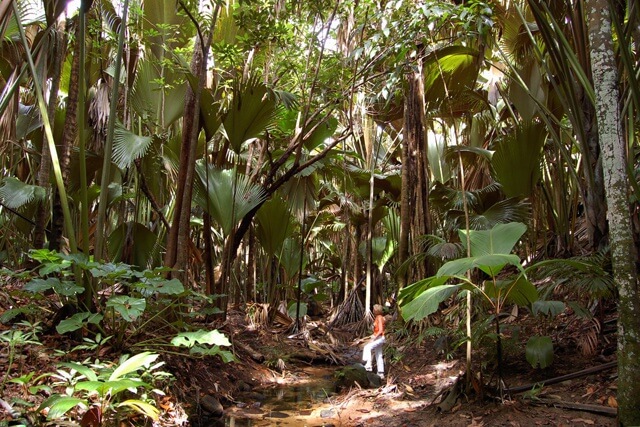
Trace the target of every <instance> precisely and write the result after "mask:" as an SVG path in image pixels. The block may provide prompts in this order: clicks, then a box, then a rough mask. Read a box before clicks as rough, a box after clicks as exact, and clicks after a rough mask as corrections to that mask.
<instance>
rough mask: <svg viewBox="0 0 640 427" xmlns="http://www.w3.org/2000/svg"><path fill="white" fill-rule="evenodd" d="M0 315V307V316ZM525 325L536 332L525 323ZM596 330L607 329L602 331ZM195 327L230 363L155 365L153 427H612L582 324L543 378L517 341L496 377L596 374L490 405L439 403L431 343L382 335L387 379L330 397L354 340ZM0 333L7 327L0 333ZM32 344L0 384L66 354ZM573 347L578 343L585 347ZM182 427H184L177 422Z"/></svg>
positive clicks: (442, 361)
mask: <svg viewBox="0 0 640 427" xmlns="http://www.w3.org/2000/svg"><path fill="white" fill-rule="evenodd" d="M2 309H3V307H0V315H1V314H2ZM605 320H606V319H605ZM528 322H529V324H530V326H531V327H536V325H535V322H536V321H535V320H533V319H530V320H529V321H528ZM526 323H527V319H526V318H525V319H519V324H526ZM605 323H607V324H611V319H609V321H607V322H605ZM203 326H207V327H209V328H214V327H215V328H217V329H219V330H220V331H221V332H223V333H224V334H225V335H226V336H228V337H229V338H230V340H231V342H232V343H233V344H234V345H233V348H234V350H233V351H234V353H235V356H236V361H235V362H230V363H223V362H222V361H221V360H220V358H219V357H206V358H191V357H185V356H183V355H182V356H181V355H179V354H176V353H171V352H167V353H161V354H162V355H161V358H162V359H163V361H164V362H165V363H166V365H165V366H164V367H163V369H164V370H165V371H168V372H170V373H171V374H173V376H174V377H175V380H174V381H173V383H172V384H171V386H170V387H169V388H168V389H167V391H168V394H167V395H166V396H164V397H159V398H157V403H158V405H157V406H158V407H159V408H160V409H161V410H162V414H161V417H160V420H159V421H158V422H154V423H153V425H156V426H178V425H190V426H205V425H207V426H215V425H220V426H222V425H234V426H245V425H246V426H270V425H278V426H372V427H382V426H384V427H396V426H398V427H399V426H406V427H410V426H440V427H453V426H537V425H549V426H581V425H584V426H614V425H616V419H615V407H616V399H615V395H616V379H617V376H616V368H615V334H611V333H609V332H606V331H605V330H604V329H605V328H602V327H600V326H598V328H596V331H597V332H598V333H597V334H596V335H595V338H589V339H586V338H585V337H587V338H588V337H593V336H594V335H593V333H592V332H593V328H591V329H588V328H587V329H585V324H584V323H580V322H576V321H573V320H571V319H566V322H564V329H563V330H562V331H557V332H556V333H555V334H554V345H555V359H554V362H553V364H552V365H551V366H550V367H548V368H546V369H542V370H541V369H532V368H531V366H530V365H529V364H528V363H527V362H526V360H525V356H524V347H525V341H520V340H511V341H508V342H505V348H504V360H505V363H504V364H503V367H502V369H503V380H504V384H505V386H506V387H507V388H514V387H517V386H522V385H527V384H535V383H540V382H543V381H547V380H549V379H552V378H557V377H560V376H562V375H566V374H571V373H575V372H579V371H582V370H584V369H587V368H594V367H603V366H604V368H603V369H601V370H598V371H596V372H593V373H590V374H584V375H580V376H577V377H576V378H573V379H569V380H566V381H562V382H557V383H554V384H546V385H544V386H538V387H536V388H534V390H533V392H531V391H530V392H514V393H507V394H506V395H505V396H503V398H502V399H499V398H498V397H497V396H495V393H493V392H492V390H491V388H490V387H480V386H479V385H480V384H489V383H493V384H495V383H496V381H495V378H482V379H479V380H477V381H475V384H476V388H475V389H473V388H472V389H471V391H470V392H469V393H460V394H459V396H458V398H457V400H454V401H452V402H451V404H448V405H443V404H442V401H443V399H444V398H445V397H446V396H447V395H448V393H449V391H450V390H451V388H452V385H453V384H455V383H456V381H457V380H458V378H459V377H461V375H462V374H463V373H464V371H465V361H464V360H465V359H464V354H463V353H462V350H459V351H458V352H452V353H450V354H449V355H448V357H445V354H444V353H442V352H437V351H435V350H434V348H435V347H436V345H435V344H434V339H433V338H427V339H425V340H423V341H422V342H421V343H417V342H416V340H415V339H414V340H412V341H409V340H407V339H406V338H404V339H399V338H397V336H398V335H401V334H394V332H393V331H390V332H389V334H388V335H387V337H388V338H387V344H386V351H385V355H386V358H385V362H386V365H387V372H386V376H385V379H384V381H383V382H382V385H381V386H379V387H373V388H364V387H359V386H358V385H356V386H354V387H350V388H345V389H342V390H339V391H335V390H334V388H335V387H334V384H335V374H336V372H337V371H338V370H339V369H341V368H342V367H343V366H347V365H351V364H353V363H357V362H359V361H360V356H361V348H362V342H361V341H362V340H359V339H358V338H359V337H361V336H364V335H366V334H359V335H358V334H357V333H356V332H354V330H355V329H358V328H354V327H351V328H346V329H343V330H335V331H332V333H328V331H327V328H326V326H325V324H324V322H323V320H322V319H318V320H316V321H310V322H308V323H307V325H306V330H307V331H310V332H309V333H307V334H305V335H304V336H303V334H297V335H295V334H293V335H292V334H291V332H288V331H287V328H285V327H274V328H269V327H266V326H260V327H255V325H252V324H251V322H249V321H248V320H247V318H246V316H245V315H244V314H243V313H241V312H239V311H237V312H231V313H230V316H229V317H228V319H227V321H226V322H225V323H224V324H219V325H213V324H210V325H203ZM587 326H588V325H587ZM10 328H11V325H4V324H0V333H2V332H4V331H7V330H9V329H10ZM605 332H606V333H605ZM523 336H525V334H523ZM523 339H524V338H523ZM40 340H41V344H42V345H38V346H30V345H28V344H27V345H24V346H21V347H20V348H19V349H17V350H18V352H17V357H16V358H15V359H14V360H13V364H12V365H11V366H10V365H9V362H10V360H9V357H8V352H7V351H6V349H7V348H8V346H7V345H6V344H5V343H4V342H2V343H0V345H1V346H2V347H0V350H1V351H0V372H2V373H5V372H9V370H10V371H11V375H10V378H14V373H15V376H17V375H18V374H26V373H29V372H34V373H35V375H36V376H37V375H39V374H40V373H43V372H54V371H55V369H56V363H58V362H60V361H61V360H64V357H63V356H61V353H60V352H58V353H56V350H60V349H61V347H65V348H68V343H65V341H66V340H67V339H66V338H63V337H61V336H59V335H57V334H56V333H55V331H53V332H52V333H50V334H49V335H47V336H41V337H40ZM585 342H586V343H589V345H588V346H587V347H585ZM587 350H588V351H587ZM63 353H64V352H63ZM479 353H483V352H481V351H477V352H476V353H474V358H475V362H474V365H473V366H474V367H473V369H474V370H476V371H477V372H480V371H481V370H482V371H484V372H495V371H496V367H495V365H494V364H492V363H490V362H487V363H485V366H484V367H483V369H481V367H480V365H481V364H482V363H483V360H491V359H492V358H491V357H490V356H489V355H488V354H486V352H484V353H485V354H479ZM91 354H93V355H95V353H91ZM67 356H68V354H67ZM85 356H87V354H75V355H73V357H74V358H75V360H81V358H82V357H85ZM100 357H102V358H103V359H109V357H112V358H113V359H114V360H115V359H117V357H118V355H117V354H109V351H108V349H106V348H105V349H104V351H102V352H101V353H100ZM476 365H477V366H476ZM2 375H3V376H4V374H2ZM475 378H479V377H478V376H476V377H475ZM460 384H462V381H461V382H460ZM3 385H4V395H3V396H0V397H1V398H2V399H3V400H4V401H5V402H17V401H20V400H21V399H22V401H24V400H25V399H26V400H31V401H32V403H36V404H37V403H39V402H38V401H42V400H43V399H44V396H43V395H42V393H39V394H38V393H37V394H33V395H26V394H25V389H24V387H21V386H20V385H19V384H14V383H11V382H7V383H6V384H3ZM294 389H295V390H297V394H296V395H294V396H290V397H286V396H285V394H286V391H287V390H294ZM278 390H280V393H278ZM45 394H46V393H45ZM269 396H271V397H269ZM274 396H275V397H274ZM283 396H285V397H283ZM211 397H213V398H214V400H215V401H217V402H220V404H221V405H222V407H223V408H224V416H223V417H222V418H219V419H215V418H214V419H212V418H207V414H208V413H207V412H206V411H204V412H203V410H202V407H204V402H205V401H206V400H207V399H208V398H211ZM581 405H582V406H581ZM189 416H190V418H189V419H190V422H187V421H186V420H187V417H189ZM9 418H10V417H9V414H8V411H7V408H0V426H2V425H8V424H7V423H8V420H9ZM32 419H33V417H32ZM40 420H42V418H40ZM34 424H37V423H34ZM48 425H52V424H48ZM53 425H55V424H53ZM58 425H61V424H58ZM65 425H67V424H65ZM69 425H78V424H69ZM82 425H83V426H87V425H89V426H92V425H91V424H82ZM125 425H131V426H133V425H150V424H144V423H143V422H142V421H141V419H140V418H138V419H130V420H129V422H128V423H121V424H120V426H125Z"/></svg>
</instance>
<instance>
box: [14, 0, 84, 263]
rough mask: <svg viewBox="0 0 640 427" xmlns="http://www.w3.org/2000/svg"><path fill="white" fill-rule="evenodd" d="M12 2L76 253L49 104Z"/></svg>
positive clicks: (69, 235) (20, 21)
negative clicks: (45, 98)
mask: <svg viewBox="0 0 640 427" xmlns="http://www.w3.org/2000/svg"><path fill="white" fill-rule="evenodd" d="M12 3H13V11H14V14H15V18H16V21H17V22H18V31H19V32H20V40H21V41H22V43H23V44H24V48H25V51H26V55H25V56H26V58H27V63H28V65H29V71H30V72H31V75H32V76H33V85H34V86H35V92H36V97H37V99H38V108H39V109H40V114H41V115H42V124H43V126H44V132H45V136H46V139H47V143H48V145H49V151H50V152H51V163H52V166H53V174H54V176H55V180H56V186H57V189H58V192H59V194H60V201H61V203H62V212H63V215H64V223H65V228H66V230H67V234H68V238H69V247H70V249H71V252H72V253H75V252H77V250H78V248H77V245H76V237H75V232H74V229H73V221H72V220H71V211H70V210H69V201H68V199H67V192H66V189H65V187H64V180H63V178H62V168H61V167H60V159H59V158H58V152H57V150H56V144H55V140H54V137H53V130H52V128H51V122H50V121H49V113H48V111H47V104H46V102H45V100H44V96H43V94H42V88H41V87H40V82H39V80H38V74H37V72H36V67H35V64H34V63H33V57H32V56H31V49H30V48H29V43H28V42H27V38H26V36H25V33H24V28H23V27H22V20H21V18H20V10H19V8H18V5H17V3H16V1H15V0H14V1H13V2H12Z"/></svg>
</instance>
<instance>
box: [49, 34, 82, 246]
mask: <svg viewBox="0 0 640 427" xmlns="http://www.w3.org/2000/svg"><path fill="white" fill-rule="evenodd" d="M80 42H81V41H80V37H76V40H75V45H74V55H73V61H72V62H71V75H70V77H69V90H68V92H67V93H68V95H67V102H66V106H67V111H66V116H65V119H64V127H63V130H62V146H61V147H60V169H61V170H62V179H63V181H64V184H65V186H66V185H67V184H68V181H69V164H70V162H71V147H73V143H74V141H75V140H76V136H77V135H78V117H77V114H76V113H77V111H78V93H79V79H78V76H79V74H78V73H79V69H80V58H79V55H78V52H79V51H80ZM82 42H83V43H84V40H82ZM52 214H53V217H52V219H51V238H50V240H49V249H50V250H53V251H59V250H60V246H61V243H62V242H61V239H62V234H63V231H64V212H63V210H62V203H61V200H60V195H59V193H58V192H56V193H55V194H54V198H53V208H52Z"/></svg>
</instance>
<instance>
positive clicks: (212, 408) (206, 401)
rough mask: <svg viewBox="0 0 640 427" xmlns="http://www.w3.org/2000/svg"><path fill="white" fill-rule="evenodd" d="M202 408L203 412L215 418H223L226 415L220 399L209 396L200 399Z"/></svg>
mask: <svg viewBox="0 0 640 427" xmlns="http://www.w3.org/2000/svg"><path fill="white" fill-rule="evenodd" d="M200 407H201V408H202V410H203V411H204V412H206V413H208V414H210V415H212V416H214V417H221V416H222V415H223V414H224V408H223V407H222V404H221V403H220V401H219V400H218V399H216V398H215V397H214V396H211V395H210V394H207V395H205V396H203V397H202V399H200Z"/></svg>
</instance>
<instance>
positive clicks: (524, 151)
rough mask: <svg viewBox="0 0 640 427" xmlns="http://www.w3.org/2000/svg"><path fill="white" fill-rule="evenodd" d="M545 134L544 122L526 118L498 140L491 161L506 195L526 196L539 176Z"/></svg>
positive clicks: (529, 193) (531, 190)
mask: <svg viewBox="0 0 640 427" xmlns="http://www.w3.org/2000/svg"><path fill="white" fill-rule="evenodd" d="M545 138H546V131H545V127H544V125H542V124H540V123H533V122H529V123H522V124H520V125H518V126H517V127H516V128H515V130H514V131H513V132H511V133H509V134H508V135H506V136H505V137H504V138H503V139H502V140H501V141H500V142H499V143H498V147H497V149H496V152H495V153H494V154H493V157H492V159H491V164H492V165H493V170H494V172H495V178H496V180H497V181H498V182H500V184H502V189H503V191H504V193H505V194H506V195H507V197H528V196H530V195H531V193H532V192H533V189H534V188H535V186H536V185H537V183H538V181H539V180H540V176H541V167H540V161H541V159H542V146H543V145H544V142H545Z"/></svg>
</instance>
